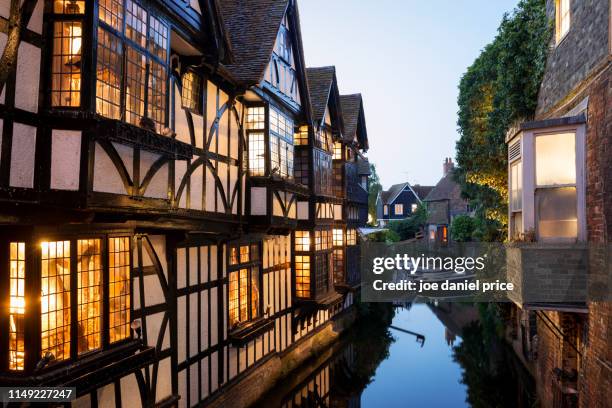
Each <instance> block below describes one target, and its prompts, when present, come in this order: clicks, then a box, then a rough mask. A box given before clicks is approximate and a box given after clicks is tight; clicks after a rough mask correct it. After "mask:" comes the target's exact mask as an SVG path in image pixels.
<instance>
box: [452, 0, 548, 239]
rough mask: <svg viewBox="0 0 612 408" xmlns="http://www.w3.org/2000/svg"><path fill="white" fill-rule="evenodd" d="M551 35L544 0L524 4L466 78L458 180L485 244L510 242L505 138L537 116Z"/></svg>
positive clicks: (461, 104)
mask: <svg viewBox="0 0 612 408" xmlns="http://www.w3.org/2000/svg"><path fill="white" fill-rule="evenodd" d="M551 34H552V27H551V25H550V24H549V22H548V19H547V17H546V4H545V0H521V1H520V2H519V4H518V5H517V7H516V9H515V10H514V11H513V13H512V14H505V15H504V17H503V19H502V22H501V24H500V26H499V28H498V32H497V36H496V37H495V39H494V40H493V42H491V43H490V44H489V45H487V46H486V47H485V48H484V49H483V50H482V52H481V53H480V55H479V56H478V58H476V60H475V61H474V63H473V64H472V65H471V66H470V67H469V68H468V70H467V72H466V73H465V74H463V76H462V77H461V81H460V83H459V98H458V105H459V112H458V116H459V118H458V121H457V124H458V126H459V133H460V138H459V141H458V142H457V146H456V148H457V167H458V168H457V171H456V172H455V177H456V180H457V182H459V184H460V185H461V190H462V194H463V196H464V197H465V198H467V199H468V200H469V201H470V204H471V206H472V207H473V208H475V209H476V217H477V218H478V221H479V222H478V225H479V228H477V230H476V231H475V234H477V238H478V239H480V240H486V241H492V240H503V239H504V238H505V237H506V230H507V224H508V222H507V221H508V216H507V214H508V213H507V211H508V206H507V202H508V176H507V147H506V143H505V136H506V132H507V131H508V129H509V128H510V127H511V126H512V125H513V124H515V123H518V122H520V121H523V120H526V119H528V118H531V117H532V116H533V114H534V112H535V109H536V106H537V98H538V90H539V88H540V83H541V81H542V76H543V74H544V68H545V65H546V55H547V50H548V44H549V40H550V36H551Z"/></svg>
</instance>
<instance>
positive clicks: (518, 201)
mask: <svg viewBox="0 0 612 408" xmlns="http://www.w3.org/2000/svg"><path fill="white" fill-rule="evenodd" d="M510 186H511V190H510V210H511V211H519V210H520V209H521V208H522V201H523V198H522V195H523V163H522V162H521V161H517V162H514V163H513V164H512V165H511V166H510Z"/></svg>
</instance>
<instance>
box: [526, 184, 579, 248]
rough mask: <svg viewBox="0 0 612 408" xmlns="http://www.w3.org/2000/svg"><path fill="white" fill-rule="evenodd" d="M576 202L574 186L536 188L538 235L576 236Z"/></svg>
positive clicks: (547, 236) (549, 236)
mask: <svg viewBox="0 0 612 408" xmlns="http://www.w3.org/2000/svg"><path fill="white" fill-rule="evenodd" d="M576 204H577V201H576V188H575V187H561V188H546V189H539V190H537V191H536V205H537V211H538V236H539V237H540V238H576V237H577V234H578V216H577V210H576Z"/></svg>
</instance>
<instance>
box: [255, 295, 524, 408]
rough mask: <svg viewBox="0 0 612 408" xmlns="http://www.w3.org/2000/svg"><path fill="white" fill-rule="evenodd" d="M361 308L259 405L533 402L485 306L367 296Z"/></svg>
mask: <svg viewBox="0 0 612 408" xmlns="http://www.w3.org/2000/svg"><path fill="white" fill-rule="evenodd" d="M359 315H360V318H359V320H358V322H357V323H356V324H355V325H354V327H353V328H352V329H351V330H350V332H349V333H348V334H347V335H345V336H343V337H342V339H341V340H339V341H338V342H337V344H335V345H333V346H332V347H331V348H330V349H329V350H327V351H326V352H324V353H322V354H321V355H320V356H318V357H317V358H316V359H314V360H313V361H309V362H308V363H307V364H305V365H304V366H303V367H301V368H300V369H298V371H297V372H296V373H293V374H292V375H291V376H290V377H289V378H287V379H285V380H283V381H282V382H281V383H279V384H278V386H277V387H275V389H273V390H272V391H271V392H269V393H268V394H267V395H266V396H265V397H264V398H263V399H262V400H261V401H260V402H259V403H258V404H257V406H262V407H295V408H312V407H347V408H358V407H364V408H367V407H376V408H378V407H428V408H429V407H432V408H435V407H445V408H448V407H450V408H453V407H478V408H480V407H483V408H484V407H487V408H488V407H501V408H505V407H508V408H510V407H512V408H516V407H531V406H533V404H534V399H533V394H534V392H533V381H532V379H531V378H530V377H529V375H528V374H526V372H525V371H524V369H522V366H521V365H520V363H519V362H518V360H517V359H516V357H515V356H514V355H513V353H512V352H510V351H509V350H508V348H507V347H506V346H505V345H504V344H503V342H501V341H500V339H499V337H498V336H497V335H496V334H495V333H496V332H497V331H498V329H499V327H498V325H499V322H498V321H497V320H496V319H495V312H494V307H492V306H491V305H488V306H486V305H482V306H480V307H475V306H471V305H462V304H457V303H455V304H440V305H428V304H414V305H411V304H408V305H406V306H405V307H397V306H392V305H390V304H382V303H379V304H375V303H371V304H362V305H359Z"/></svg>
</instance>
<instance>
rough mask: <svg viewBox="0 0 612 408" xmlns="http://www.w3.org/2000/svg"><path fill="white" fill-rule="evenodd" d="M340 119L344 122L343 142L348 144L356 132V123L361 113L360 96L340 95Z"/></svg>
mask: <svg viewBox="0 0 612 408" xmlns="http://www.w3.org/2000/svg"><path fill="white" fill-rule="evenodd" d="M340 106H341V107H342V119H343V120H344V140H345V141H347V142H350V141H352V140H353V138H354V137H355V132H357V121H358V120H359V112H360V111H361V94H352V95H340Z"/></svg>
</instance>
